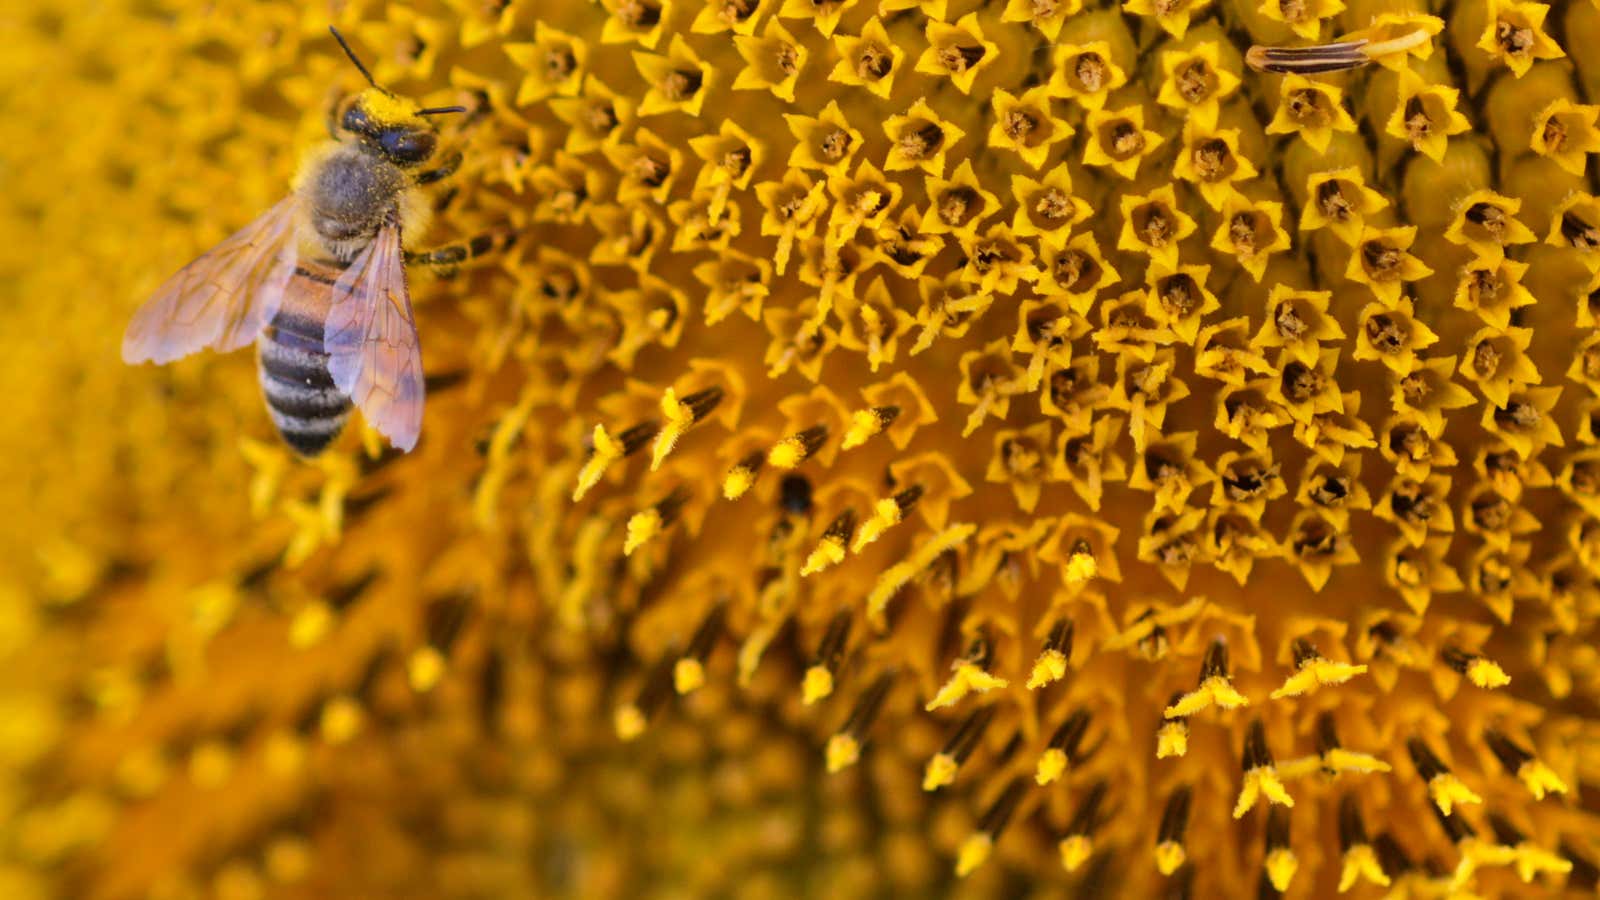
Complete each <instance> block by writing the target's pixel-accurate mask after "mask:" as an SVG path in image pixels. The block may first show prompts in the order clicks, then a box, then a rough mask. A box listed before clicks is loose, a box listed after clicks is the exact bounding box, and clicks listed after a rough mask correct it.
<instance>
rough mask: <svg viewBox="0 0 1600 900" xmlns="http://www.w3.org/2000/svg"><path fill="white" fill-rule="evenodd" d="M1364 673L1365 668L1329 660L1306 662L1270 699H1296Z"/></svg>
mask: <svg viewBox="0 0 1600 900" xmlns="http://www.w3.org/2000/svg"><path fill="white" fill-rule="evenodd" d="M1366 671H1367V667H1366V666H1362V665H1352V664H1350V663H1341V662H1334V661H1333V660H1331V659H1324V658H1321V657H1318V658H1316V659H1312V660H1308V661H1307V662H1306V663H1305V665H1302V666H1301V667H1300V668H1299V669H1298V670H1297V671H1296V672H1295V673H1294V674H1293V675H1290V676H1289V679H1288V680H1287V681H1285V682H1284V683H1283V686H1282V687H1280V688H1278V689H1277V690H1275V691H1273V692H1272V699H1274V700H1279V699H1282V698H1284V697H1297V696H1299V695H1301V694H1304V693H1305V692H1306V691H1309V690H1312V689H1314V688H1318V687H1327V686H1330V685H1335V684H1344V683H1345V682H1346V681H1349V680H1350V679H1352V678H1354V677H1355V676H1357V675H1360V674H1362V673H1364V672H1366Z"/></svg>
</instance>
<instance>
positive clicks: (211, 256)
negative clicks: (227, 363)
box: [122, 196, 295, 363]
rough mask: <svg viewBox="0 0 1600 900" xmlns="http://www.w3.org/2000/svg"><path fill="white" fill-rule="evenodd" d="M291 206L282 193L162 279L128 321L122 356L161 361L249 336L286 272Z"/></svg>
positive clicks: (265, 316)
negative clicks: (272, 203)
mask: <svg viewBox="0 0 1600 900" xmlns="http://www.w3.org/2000/svg"><path fill="white" fill-rule="evenodd" d="M294 213H295V199H294V197H292V196H291V197H285V198H284V199H282V200H280V201H278V203H277V205H275V206H273V207H272V208H271V209H269V210H267V211H266V212H265V213H263V214H262V215H261V217H260V218H258V219H256V220H255V221H254V222H251V223H250V224H249V225H246V226H245V227H243V228H241V229H239V230H238V231H237V232H234V234H233V235H232V236H230V237H229V238H228V239H227V240H224V241H223V242H222V243H220V244H218V245H217V246H215V247H213V248H211V249H210V250H208V251H206V253H205V254H203V255H202V256H200V258H198V259H196V260H195V261H194V262H191V263H189V264H188V265H187V266H184V267H183V268H182V269H179V270H178V273H177V274H176V275H173V276H172V277H171V278H168V279H167V280H166V283H164V284H162V285H161V287H159V288H157V289H156V292H155V295H154V296H152V297H151V298H150V299H149V300H148V301H146V303H145V305H144V306H141V307H139V311H138V312H136V313H134V314H133V319H132V321H130V322H129V323H128V330H127V332H126V333H125V334H123V336H122V359H123V361H124V362H128V363H141V362H146V361H149V362H155V363H167V362H171V361H173V360H175V359H178V358H179V357H182V356H188V355H189V354H191V353H194V352H195V351H197V350H204V349H206V348H208V347H209V348H211V349H214V350H219V351H224V352H225V351H228V350H237V349H238V348H240V347H243V346H244V345H246V344H248V343H250V342H251V341H254V340H255V339H256V336H257V335H258V334H260V333H261V329H262V328H264V327H266V325H267V323H268V322H271V321H272V317H273V316H274V315H276V314H277V312H278V302H279V301H280V300H281V299H282V298H283V291H284V289H285V288H286V287H287V286H288V284H289V279H290V278H291V277H293V275H294V267H295V242H294Z"/></svg>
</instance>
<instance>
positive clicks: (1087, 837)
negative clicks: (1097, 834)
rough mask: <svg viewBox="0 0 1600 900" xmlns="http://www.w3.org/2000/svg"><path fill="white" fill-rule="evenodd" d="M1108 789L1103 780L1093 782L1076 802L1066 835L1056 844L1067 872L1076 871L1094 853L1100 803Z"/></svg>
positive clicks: (1103, 800)
mask: <svg viewBox="0 0 1600 900" xmlns="http://www.w3.org/2000/svg"><path fill="white" fill-rule="evenodd" d="M1109 790H1110V788H1109V787H1108V786H1107V785H1106V783H1105V782H1104V781H1097V782H1095V784H1094V787H1091V788H1090V789H1089V793H1088V794H1087V795H1085V796H1084V798H1083V802H1081V803H1079V804H1078V811H1077V812H1076V813H1074V814H1073V816H1072V824H1070V825H1068V826H1067V836H1066V837H1065V838H1063V839H1062V840H1061V843H1060V844H1057V845H1056V849H1057V850H1059V851H1060V853H1061V865H1062V866H1063V867H1064V868H1065V869H1066V870H1067V871H1068V872H1076V871H1077V870H1078V869H1079V868H1080V867H1081V866H1082V865H1083V864H1084V862H1086V861H1087V860H1088V859H1089V857H1090V856H1092V855H1093V854H1094V842H1093V837H1094V831H1095V829H1096V828H1098V827H1099V825H1100V805H1101V804H1102V803H1104V802H1105V799H1106V793H1107V792H1108V791H1109Z"/></svg>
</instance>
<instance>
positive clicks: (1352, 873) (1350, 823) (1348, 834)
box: [1339, 793, 1389, 894]
mask: <svg viewBox="0 0 1600 900" xmlns="http://www.w3.org/2000/svg"><path fill="white" fill-rule="evenodd" d="M1339 846H1340V848H1341V849H1342V850H1343V851H1344V860H1343V862H1342V864H1341V866H1340V869H1339V893H1341V894H1342V893H1344V892H1345V891H1348V890H1350V889H1351V888H1352V887H1355V884H1356V882H1357V881H1358V880H1360V879H1363V878H1365V879H1366V880H1367V881H1370V882H1372V883H1373V884H1376V885H1379V886H1380V887H1388V886H1389V876H1388V875H1387V874H1386V873H1385V872H1384V871H1383V867H1382V866H1380V865H1379V864H1378V854H1377V852H1376V851H1375V850H1374V849H1373V847H1372V842H1371V841H1369V840H1368V839H1367V826H1366V825H1365V824H1364V823H1363V822H1362V821H1361V806H1360V804H1359V803H1357V801H1356V796H1355V794H1351V793H1346V794H1343V795H1341V796H1340V797H1339Z"/></svg>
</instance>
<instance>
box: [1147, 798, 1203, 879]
mask: <svg viewBox="0 0 1600 900" xmlns="http://www.w3.org/2000/svg"><path fill="white" fill-rule="evenodd" d="M1193 794H1194V791H1193V789H1191V788H1190V787H1189V786H1188V785H1186V784H1185V785H1181V786H1180V787H1178V789H1177V790H1174V791H1173V792H1172V794H1171V796H1169V797H1167V805H1166V808H1165V809H1163V810H1162V812H1161V827H1160V829H1159V830H1158V831H1157V832H1156V868H1157V869H1159V870H1161V874H1163V875H1169V876H1170V875H1171V874H1172V873H1173V872H1176V871H1178V869H1179V868H1180V867H1181V866H1182V865H1183V863H1184V861H1185V860H1186V859H1187V858H1188V854H1187V853H1186V852H1185V851H1184V849H1183V835H1184V832H1185V831H1187V830H1188V829H1189V805H1190V801H1191V800H1192V799H1193Z"/></svg>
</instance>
